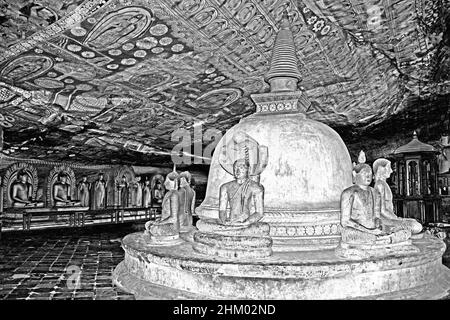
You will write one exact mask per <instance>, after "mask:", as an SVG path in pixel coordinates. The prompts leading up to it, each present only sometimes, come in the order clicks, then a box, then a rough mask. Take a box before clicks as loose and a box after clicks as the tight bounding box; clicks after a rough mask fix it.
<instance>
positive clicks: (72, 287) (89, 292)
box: [0, 224, 450, 300]
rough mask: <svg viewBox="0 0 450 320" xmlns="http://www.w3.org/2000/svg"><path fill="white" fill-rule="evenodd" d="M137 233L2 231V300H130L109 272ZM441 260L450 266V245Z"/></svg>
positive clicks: (118, 228)
mask: <svg viewBox="0 0 450 320" xmlns="http://www.w3.org/2000/svg"><path fill="white" fill-rule="evenodd" d="M135 231H136V228H135V226H133V225H130V224H123V225H112V226H97V227H88V228H85V229H78V230H77V229H59V230H47V231H35V232H33V231H32V232H30V233H15V234H12V233H4V234H3V235H2V239H1V240H0V299H27V300H35V299H45V300H48V299H83V300H86V299H87V300H92V299H95V300H104V299H107V300H122V299H133V296H132V295H130V294H127V293H125V292H122V291H121V290H119V289H118V288H116V287H113V284H112V280H111V273H112V271H113V270H114V267H115V266H116V265H117V264H118V263H119V262H120V261H122V259H123V255H124V254H123V250H122V248H121V247H120V239H121V238H122V237H123V236H125V235H126V234H128V233H131V232H135ZM449 244H450V243H449V242H447V246H449ZM443 261H444V264H446V265H447V266H449V267H450V250H449V249H447V251H446V253H445V255H444V259H443ZM77 279H79V282H77Z"/></svg>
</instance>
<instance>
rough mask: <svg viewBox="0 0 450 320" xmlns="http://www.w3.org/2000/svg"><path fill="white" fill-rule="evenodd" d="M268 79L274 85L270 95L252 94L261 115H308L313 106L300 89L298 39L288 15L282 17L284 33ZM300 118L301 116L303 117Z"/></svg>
mask: <svg viewBox="0 0 450 320" xmlns="http://www.w3.org/2000/svg"><path fill="white" fill-rule="evenodd" d="M264 80H266V81H267V83H269V85H270V92H268V93H257V94H252V95H250V97H251V98H252V100H253V102H254V103H255V104H256V114H257V115H262V116H265V115H272V114H276V113H297V114H303V115H305V113H306V110H308V108H309V106H310V105H311V101H309V99H308V97H307V96H306V95H305V94H304V93H303V92H302V91H301V90H298V88H297V83H298V82H299V81H300V80H301V74H300V71H299V70H298V66H297V53H296V49H295V43H294V36H293V35H292V31H291V28H290V23H289V19H288V16H287V12H286V11H285V12H284V13H283V17H282V18H281V23H280V30H279V31H278V34H277V36H276V38H275V43H274V47H273V51H272V58H271V61H270V68H269V71H268V72H267V73H266V74H265V76H264ZM299 116H300V115H299Z"/></svg>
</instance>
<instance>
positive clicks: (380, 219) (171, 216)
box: [146, 133, 423, 259]
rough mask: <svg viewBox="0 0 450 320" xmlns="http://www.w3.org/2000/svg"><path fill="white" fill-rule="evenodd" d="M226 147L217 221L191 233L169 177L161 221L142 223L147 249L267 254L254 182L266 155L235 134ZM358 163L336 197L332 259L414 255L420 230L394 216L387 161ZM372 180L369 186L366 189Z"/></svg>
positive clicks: (260, 191) (176, 178) (173, 177)
mask: <svg viewBox="0 0 450 320" xmlns="http://www.w3.org/2000/svg"><path fill="white" fill-rule="evenodd" d="M230 143H231V145H226V146H224V150H223V157H222V155H221V157H220V158H219V162H220V163H221V165H222V167H223V169H224V170H226V171H227V172H228V173H230V174H231V175H233V178H234V179H233V180H232V181H229V182H227V183H224V184H223V185H221V186H220V189H219V215H218V218H216V219H214V218H205V217H201V219H200V220H199V221H198V222H197V224H196V228H192V218H191V214H192V212H193V210H194V207H193V202H188V205H186V201H187V199H186V198H182V197H180V189H181V188H184V187H185V186H187V185H188V182H187V180H185V179H183V176H182V175H178V174H177V173H176V172H172V173H171V174H169V175H168V176H167V178H166V182H165V186H166V188H167V189H168V190H169V192H168V193H167V194H166V195H165V197H164V200H163V204H162V210H163V214H162V216H161V219H160V220H157V221H150V222H148V223H147V224H146V234H147V235H148V236H149V239H150V241H149V244H150V245H175V244H178V243H180V242H182V241H189V242H191V244H192V247H193V249H194V251H197V252H199V253H201V254H207V255H216V256H222V257H227V258H241V257H247V258H248V257H250V258H264V257H267V256H270V255H271V254H272V248H271V246H272V239H271V237H270V235H269V232H270V226H269V224H267V223H265V222H263V221H262V219H263V217H264V187H263V186H262V185H261V183H260V182H259V175H260V173H261V172H262V170H264V168H265V166H266V165H267V159H268V151H267V149H265V147H264V146H260V145H259V144H258V143H257V142H256V141H254V140H253V139H252V138H251V137H249V136H246V134H245V133H238V134H236V135H235V137H234V139H233V141H232V142H230ZM230 148H231V149H232V150H233V152H231V154H232V157H231V158H233V157H234V159H233V160H232V169H230V166H229V163H230V161H229V160H230V159H225V158H226V157H227V155H226V154H227V150H228V154H230V152H229V151H230V150H229V149H230ZM239 150H244V153H243V154H242V153H241V152H240V151H239ZM252 153H254V154H257V156H256V157H253V159H255V158H256V159H259V160H258V161H253V162H252V159H251V157H250V156H249V155H251V154H252ZM229 158H230V157H229ZM358 160H359V163H358V164H354V167H353V171H352V174H353V181H354V185H352V186H350V187H348V188H347V189H345V190H343V192H342V195H341V212H340V230H341V240H340V243H339V245H338V247H337V248H336V249H335V254H336V255H337V256H338V257H340V258H344V259H364V258H368V257H380V256H381V257H382V256H387V255H392V254H405V253H415V252H418V248H417V247H415V246H414V245H413V244H412V242H411V239H419V238H421V237H423V233H422V229H423V227H422V225H421V224H420V223H419V222H418V221H416V220H414V219H408V218H400V217H398V216H396V214H395V213H394V206H393V196H392V192H391V189H390V187H389V185H388V183H387V182H386V180H387V179H388V178H389V177H390V175H391V173H392V169H391V163H390V161H389V160H387V159H383V158H381V159H377V160H376V161H375V162H374V163H373V171H372V168H371V167H370V166H369V165H368V164H366V163H365V155H364V153H363V152H362V153H361V154H360V157H359V159H358ZM227 163H228V164H227ZM373 177H374V178H375V184H374V187H371V186H370V185H371V183H372V179H373ZM178 184H180V188H179V187H178ZM186 206H187V207H189V208H190V209H189V210H188V211H186V210H185V209H182V210H180V207H182V208H186ZM187 216H188V217H189V218H186V217H187ZM187 230H188V231H191V235H192V237H191V238H186V237H184V240H183V237H180V234H183V232H186V231H187Z"/></svg>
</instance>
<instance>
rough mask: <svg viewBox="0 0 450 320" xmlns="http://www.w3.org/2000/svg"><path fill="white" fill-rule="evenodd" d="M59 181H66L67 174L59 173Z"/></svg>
mask: <svg viewBox="0 0 450 320" xmlns="http://www.w3.org/2000/svg"><path fill="white" fill-rule="evenodd" d="M59 181H60V182H61V183H67V175H66V174H64V173H61V174H60V175H59Z"/></svg>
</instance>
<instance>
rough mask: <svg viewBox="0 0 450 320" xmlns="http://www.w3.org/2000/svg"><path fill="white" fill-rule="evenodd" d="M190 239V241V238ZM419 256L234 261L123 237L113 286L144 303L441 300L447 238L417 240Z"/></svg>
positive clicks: (329, 253)
mask: <svg viewBox="0 0 450 320" xmlns="http://www.w3.org/2000/svg"><path fill="white" fill-rule="evenodd" d="M186 240H188V239H187V238H186ZM413 244H414V245H415V246H417V247H418V248H419V249H420V252H419V253H414V254H408V255H398V256H391V257H384V258H378V259H368V260H359V261H355V260H346V259H341V258H338V257H336V255H335V253H334V250H323V251H297V252H275V253H274V254H273V255H272V256H271V257H268V258H261V259H255V258H252V259H239V260H231V259H227V258H221V257H211V256H207V255H202V254H199V253H196V252H195V251H194V250H193V249H192V246H191V243H190V242H188V241H186V242H184V243H182V244H179V245H176V246H171V247H155V246H149V245H147V244H146V242H145V239H144V235H143V233H133V234H130V235H127V236H126V237H125V238H124V239H123V240H122V247H123V249H124V250H125V259H124V261H122V262H121V263H120V264H119V265H118V266H117V267H116V269H115V270H114V273H113V281H114V283H115V284H116V285H118V286H119V287H121V288H122V289H124V290H125V291H127V292H131V293H133V294H134V295H135V296H136V298H137V299H349V298H357V299H361V298H369V299H439V298H442V297H444V296H446V295H447V291H448V290H449V289H450V269H448V268H447V267H445V266H444V265H443V264H442V255H443V253H444V251H445V244H444V243H443V241H441V240H439V239H437V238H435V237H432V236H428V235H426V236H425V237H424V238H423V239H420V240H414V241H413Z"/></svg>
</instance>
